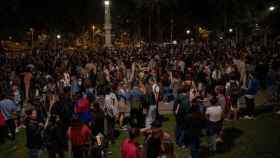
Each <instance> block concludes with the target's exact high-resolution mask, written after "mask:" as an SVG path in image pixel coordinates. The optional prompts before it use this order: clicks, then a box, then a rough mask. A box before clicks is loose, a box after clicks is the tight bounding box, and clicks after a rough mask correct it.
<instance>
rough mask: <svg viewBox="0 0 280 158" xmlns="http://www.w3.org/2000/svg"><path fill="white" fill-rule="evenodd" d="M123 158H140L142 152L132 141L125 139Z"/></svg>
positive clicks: (122, 149) (122, 148)
mask: <svg viewBox="0 0 280 158" xmlns="http://www.w3.org/2000/svg"><path fill="white" fill-rule="evenodd" d="M121 151H122V158H140V157H141V156H140V155H141V154H140V150H139V148H138V147H137V146H136V145H135V143H134V142H133V141H131V140H130V139H125V140H124V141H123V143H122V147H121Z"/></svg>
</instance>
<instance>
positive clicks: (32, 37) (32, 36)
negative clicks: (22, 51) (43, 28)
mask: <svg viewBox="0 0 280 158" xmlns="http://www.w3.org/2000/svg"><path fill="white" fill-rule="evenodd" d="M30 31H31V50H33V41H34V29H33V28H30Z"/></svg>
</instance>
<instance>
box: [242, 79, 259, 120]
mask: <svg viewBox="0 0 280 158" xmlns="http://www.w3.org/2000/svg"><path fill="white" fill-rule="evenodd" d="M257 92H258V81H257V80H256V79H255V77H254V76H253V75H252V74H249V81H248V88H247V91H246V94H245V102H246V116H245V118H246V119H253V115H254V110H255V96H256V95H257Z"/></svg>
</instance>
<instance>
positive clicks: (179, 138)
mask: <svg viewBox="0 0 280 158" xmlns="http://www.w3.org/2000/svg"><path fill="white" fill-rule="evenodd" d="M175 134H176V144H177V145H178V146H183V145H185V143H184V140H185V131H184V128H183V127H182V126H180V125H178V124H176V129H175Z"/></svg>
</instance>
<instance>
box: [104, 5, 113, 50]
mask: <svg viewBox="0 0 280 158" xmlns="http://www.w3.org/2000/svg"><path fill="white" fill-rule="evenodd" d="M104 5H105V18H104V21H105V22H104V30H105V47H111V46H112V35H111V30H112V25H111V14H110V1H109V0H105V1H104Z"/></svg>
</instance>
